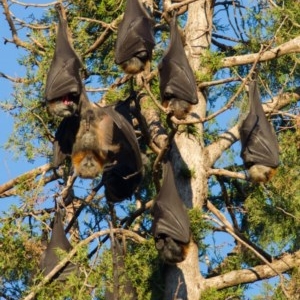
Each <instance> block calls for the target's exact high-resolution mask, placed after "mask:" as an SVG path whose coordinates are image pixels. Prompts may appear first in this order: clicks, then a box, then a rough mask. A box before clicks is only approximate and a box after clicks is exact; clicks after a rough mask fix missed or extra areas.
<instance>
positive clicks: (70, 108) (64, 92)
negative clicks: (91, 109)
mask: <svg viewBox="0 0 300 300" xmlns="http://www.w3.org/2000/svg"><path fill="white" fill-rule="evenodd" d="M56 10H57V12H58V18H59V23H58V30H57V38H56V47H55V52H54V57H53V59H52V62H51V66H50V69H49V71H48V74H47V80H46V90H45V98H46V103H47V106H48V110H49V112H50V113H51V114H54V115H57V116H60V117H69V116H71V115H73V114H74V113H75V112H76V111H77V110H78V103H79V98H80V94H81V89H82V81H81V76H80V70H81V69H82V68H83V67H82V62H81V60H80V59H79V57H78V56H77V54H76V52H75V50H74V49H73V47H72V45H71V43H70V41H69V39H68V25H67V21H66V20H64V19H63V16H62V11H61V6H60V4H57V5H56Z"/></svg>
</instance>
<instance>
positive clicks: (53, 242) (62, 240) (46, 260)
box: [40, 209, 76, 281]
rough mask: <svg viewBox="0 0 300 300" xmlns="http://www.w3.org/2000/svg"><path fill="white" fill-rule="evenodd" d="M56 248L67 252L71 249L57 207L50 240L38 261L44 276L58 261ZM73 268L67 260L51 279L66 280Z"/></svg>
mask: <svg viewBox="0 0 300 300" xmlns="http://www.w3.org/2000/svg"><path fill="white" fill-rule="evenodd" d="M57 249H61V250H64V251H66V252H69V251H71V249H72V246H71V244H70V243H69V241H68V239H67V237H66V234H65V231H64V227H63V223H62V218H61V213H60V210H59V209H58V210H57V211H56V213H55V216H54V220H53V228H52V234H51V239H50V242H49V244H48V245H47V248H46V250H45V252H44V253H43V255H42V258H41V262H40V269H41V270H42V271H43V274H44V276H46V275H48V274H49V273H50V272H51V271H52V270H53V268H54V267H55V266H56V265H57V264H58V263H59V261H60V259H59V256H58V254H57ZM75 269H76V266H75V265H74V264H73V263H71V262H68V263H67V264H66V265H65V266H64V268H63V269H61V270H60V271H59V272H58V274H56V276H55V277H54V278H53V279H56V280H60V281H63V280H66V279H67V277H68V276H69V275H70V273H72V272H74V271H76V270H75Z"/></svg>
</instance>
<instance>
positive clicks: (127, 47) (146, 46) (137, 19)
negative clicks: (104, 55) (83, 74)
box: [115, 0, 155, 74]
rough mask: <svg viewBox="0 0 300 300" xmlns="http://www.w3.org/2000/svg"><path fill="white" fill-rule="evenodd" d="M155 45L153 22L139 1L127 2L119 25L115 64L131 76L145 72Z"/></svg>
mask: <svg viewBox="0 0 300 300" xmlns="http://www.w3.org/2000/svg"><path fill="white" fill-rule="evenodd" d="M154 45H155V42H154V33H153V21H152V19H151V18H150V17H149V14H148V12H147V11H146V9H145V8H144V7H143V6H142V4H141V3H140V2H139V0H127V3H126V9H125V12H124V18H123V20H122V22H121V23H120V25H119V28H118V35H117V41H116V47H115V62H116V64H118V65H121V67H122V69H123V70H124V71H125V72H126V73H129V74H137V73H139V72H141V71H143V70H144V68H145V65H146V63H147V61H150V60H151V58H152V50H153V47H154Z"/></svg>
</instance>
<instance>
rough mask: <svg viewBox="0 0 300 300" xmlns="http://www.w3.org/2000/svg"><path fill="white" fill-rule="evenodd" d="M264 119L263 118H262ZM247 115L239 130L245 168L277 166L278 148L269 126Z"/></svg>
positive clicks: (251, 114) (257, 117)
mask: <svg viewBox="0 0 300 300" xmlns="http://www.w3.org/2000/svg"><path fill="white" fill-rule="evenodd" d="M263 117H264V116H263ZM263 117H259V116H258V115H255V114H253V113H249V115H248V116H247V118H246V119H245V121H244V122H243V124H242V126H241V128H240V135H241V143H242V150H241V157H242V158H243V161H244V163H245V165H246V166H247V167H250V166H251V165H253V164H260V165H264V166H268V167H272V168H277V167H278V165H279V146H278V142H277V138H276V135H275V133H274V130H273V128H272V126H271V124H270V123H269V122H268V121H267V120H266V119H264V118H263Z"/></svg>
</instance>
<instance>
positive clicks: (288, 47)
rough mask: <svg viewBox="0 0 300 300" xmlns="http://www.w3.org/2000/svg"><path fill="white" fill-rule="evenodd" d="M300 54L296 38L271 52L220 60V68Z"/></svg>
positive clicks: (298, 38)
mask: <svg viewBox="0 0 300 300" xmlns="http://www.w3.org/2000/svg"><path fill="white" fill-rule="evenodd" d="M299 52H300V37H296V38H295V39H293V40H291V41H288V42H286V43H284V44H282V45H280V46H278V47H275V48H273V49H271V50H268V51H265V52H263V53H262V54H261V55H260V53H251V54H246V55H238V56H231V57H225V58H224V59H222V64H223V65H222V67H223V68H228V67H233V66H240V65H246V64H252V63H253V62H255V61H256V60H257V58H259V59H258V61H259V62H261V61H267V60H271V59H274V58H278V57H280V56H283V55H287V54H292V53H299Z"/></svg>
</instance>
